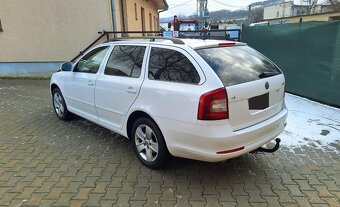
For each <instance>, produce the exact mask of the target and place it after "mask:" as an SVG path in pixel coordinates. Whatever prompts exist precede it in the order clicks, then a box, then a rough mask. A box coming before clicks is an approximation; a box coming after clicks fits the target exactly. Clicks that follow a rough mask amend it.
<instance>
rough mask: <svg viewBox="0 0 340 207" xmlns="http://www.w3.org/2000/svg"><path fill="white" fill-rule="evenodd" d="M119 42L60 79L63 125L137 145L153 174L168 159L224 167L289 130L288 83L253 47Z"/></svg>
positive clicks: (66, 67) (69, 67)
mask: <svg viewBox="0 0 340 207" xmlns="http://www.w3.org/2000/svg"><path fill="white" fill-rule="evenodd" d="M150 38H152V39H151V41H150V40H149V39H138V40H123V41H121V40H120V41H109V42H106V43H104V44H100V45H98V46H96V47H95V48H93V49H91V50H90V51H89V52H87V53H86V54H85V55H83V56H82V57H81V58H80V59H79V60H78V61H76V62H74V63H71V62H68V63H64V64H63V65H62V66H61V71H60V72H57V73H54V74H53V76H52V78H51V84H50V90H51V93H52V99H53V106H54V110H55V113H56V115H57V117H58V118H59V119H61V120H68V119H70V118H71V117H72V114H76V115H79V116H81V117H83V118H85V119H88V120H90V121H92V122H94V123H96V124H99V125H101V126H103V127H105V128H107V129H110V130H112V131H114V132H116V133H118V134H121V135H123V136H125V137H127V138H129V139H130V140H131V143H132V145H133V148H134V151H135V152H136V155H137V157H138V158H139V160H140V161H141V162H142V163H143V164H144V165H146V166H147V167H149V168H159V167H161V166H163V165H164V164H165V163H166V161H167V158H169V157H170V155H172V156H176V157H184V158H190V159H195V160H202V161H208V162H219V161H224V160H227V159H230V158H233V157H237V156H240V155H243V154H245V153H248V152H250V151H253V150H256V149H257V148H259V147H260V146H262V145H264V144H266V143H268V142H270V141H271V140H273V139H274V138H275V137H277V136H278V135H279V134H280V133H281V132H282V131H283V130H284V127H285V125H286V117H287V109H286V106H285V102H284V88H285V78H284V75H283V74H282V72H281V70H280V69H279V68H278V67H277V66H276V65H275V64H274V63H272V62H271V61H270V60H269V59H268V58H266V57H265V56H263V55H262V54H260V53H259V52H257V51H256V50H254V49H252V48H251V47H249V46H247V45H246V44H244V43H239V42H231V41H218V40H194V39H183V40H181V39H174V38H169V39H166V38H160V37H158V38H156V37H150Z"/></svg>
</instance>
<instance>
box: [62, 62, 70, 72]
mask: <svg viewBox="0 0 340 207" xmlns="http://www.w3.org/2000/svg"><path fill="white" fill-rule="evenodd" d="M60 69H61V70H62V71H72V69H73V63H71V62H66V63H63V64H61V66H60Z"/></svg>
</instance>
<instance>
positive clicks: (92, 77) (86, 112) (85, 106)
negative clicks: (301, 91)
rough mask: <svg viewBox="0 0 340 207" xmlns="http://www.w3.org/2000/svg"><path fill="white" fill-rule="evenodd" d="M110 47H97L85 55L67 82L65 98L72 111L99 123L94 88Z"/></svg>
mask: <svg viewBox="0 0 340 207" xmlns="http://www.w3.org/2000/svg"><path fill="white" fill-rule="evenodd" d="M109 48H110V47H108V46H103V47H97V48H95V49H93V50H92V51H90V52H89V53H87V54H86V55H84V56H83V57H82V58H81V59H80V60H79V61H78V63H77V64H76V65H75V67H74V69H73V72H72V73H70V76H69V77H68V78H67V79H66V81H65V92H64V94H65V96H66V100H67V107H68V108H69V110H70V111H72V112H74V113H76V114H78V115H80V116H83V117H85V118H87V119H89V120H93V121H98V115H97V112H96V109H95V105H94V87H95V84H96V80H97V78H98V75H99V72H98V71H99V70H100V68H101V67H102V65H104V64H103V60H104V59H105V57H106V54H107V52H108V50H109Z"/></svg>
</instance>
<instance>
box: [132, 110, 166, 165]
mask: <svg viewBox="0 0 340 207" xmlns="http://www.w3.org/2000/svg"><path fill="white" fill-rule="evenodd" d="M130 138H131V142H132V145H133V149H134V151H135V153H136V155H137V157H138V159H139V160H140V161H141V162H142V163H143V164H144V165H145V166H146V167H148V168H151V169H158V168H161V167H163V166H164V164H165V163H166V161H167V160H168V158H169V157H170V153H169V151H168V148H167V147H166V143H165V140H164V137H163V135H162V132H161V130H160V129H159V127H158V126H157V125H156V123H155V122H154V121H152V120H150V119H149V118H145V117H143V118H139V119H137V120H136V121H135V122H134V124H133V126H132V133H131V136H130Z"/></svg>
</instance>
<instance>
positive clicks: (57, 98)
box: [53, 93, 64, 116]
mask: <svg viewBox="0 0 340 207" xmlns="http://www.w3.org/2000/svg"><path fill="white" fill-rule="evenodd" d="M53 103H54V109H55V111H56V112H57V114H58V116H63V114H64V105H63V99H62V98H61V95H60V94H59V93H55V94H54V96H53Z"/></svg>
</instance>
